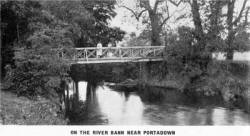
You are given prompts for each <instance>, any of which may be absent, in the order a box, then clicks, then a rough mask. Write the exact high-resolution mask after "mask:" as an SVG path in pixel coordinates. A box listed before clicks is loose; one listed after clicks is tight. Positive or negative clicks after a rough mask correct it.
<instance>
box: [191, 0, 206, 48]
mask: <svg viewBox="0 0 250 136" xmlns="http://www.w3.org/2000/svg"><path fill="white" fill-rule="evenodd" d="M191 9H192V14H193V21H194V26H195V37H196V39H197V42H198V46H199V49H200V51H202V50H204V49H205V35H204V33H203V28H202V23H201V17H200V12H199V4H198V2H197V0H193V3H192V4H191Z"/></svg>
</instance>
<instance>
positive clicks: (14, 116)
mask: <svg viewBox="0 0 250 136" xmlns="http://www.w3.org/2000/svg"><path fill="white" fill-rule="evenodd" d="M0 94H1V95H0V98H1V104H0V106H1V107H0V124H3V125H66V124H67V120H66V119H65V118H64V116H63V113H62V112H61V110H60V108H59V106H58V105H56V104H55V103H53V102H52V101H50V100H48V99H45V98H39V99H38V100H30V99H28V98H26V97H17V95H15V94H13V93H11V92H7V91H3V90H1V92H0Z"/></svg>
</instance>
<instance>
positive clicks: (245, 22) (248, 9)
mask: <svg viewBox="0 0 250 136" xmlns="http://www.w3.org/2000/svg"><path fill="white" fill-rule="evenodd" d="M249 11H250V7H247V10H246V14H245V21H244V27H246V26H247V25H248V24H249V22H248V14H249Z"/></svg>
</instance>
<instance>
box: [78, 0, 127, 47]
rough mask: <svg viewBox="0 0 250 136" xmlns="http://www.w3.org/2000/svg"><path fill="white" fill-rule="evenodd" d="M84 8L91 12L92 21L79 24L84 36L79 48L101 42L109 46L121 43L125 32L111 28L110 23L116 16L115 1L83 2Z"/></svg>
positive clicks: (87, 0)
mask: <svg viewBox="0 0 250 136" xmlns="http://www.w3.org/2000/svg"><path fill="white" fill-rule="evenodd" d="M81 3H82V6H83V7H84V8H85V9H86V10H87V11H88V12H89V14H90V19H89V21H87V22H83V21H81V22H79V23H78V24H79V26H80V27H81V31H82V35H81V38H80V39H79V41H78V44H77V46H78V47H79V46H84V45H85V46H86V45H87V46H96V44H97V43H99V42H101V43H102V44H103V46H107V44H108V43H109V42H112V39H113V40H114V41H121V40H122V38H123V36H124V35H125V32H124V31H122V30H121V29H120V28H117V27H114V28H112V27H110V26H109V21H110V20H111V19H112V18H113V17H115V16H116V12H115V11H114V9H115V6H114V5H115V4H116V1H115V0H108V1H103V0H92V1H89V0H82V1H81Z"/></svg>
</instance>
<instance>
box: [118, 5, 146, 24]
mask: <svg viewBox="0 0 250 136" xmlns="http://www.w3.org/2000/svg"><path fill="white" fill-rule="evenodd" d="M119 7H122V8H125V9H127V10H129V11H130V12H131V13H132V14H133V15H134V16H135V18H136V20H137V21H139V19H140V17H141V15H142V14H143V13H144V12H145V11H147V9H144V10H142V11H141V12H140V13H139V14H137V13H136V12H135V11H134V10H132V9H131V8H128V7H126V6H119Z"/></svg>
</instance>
